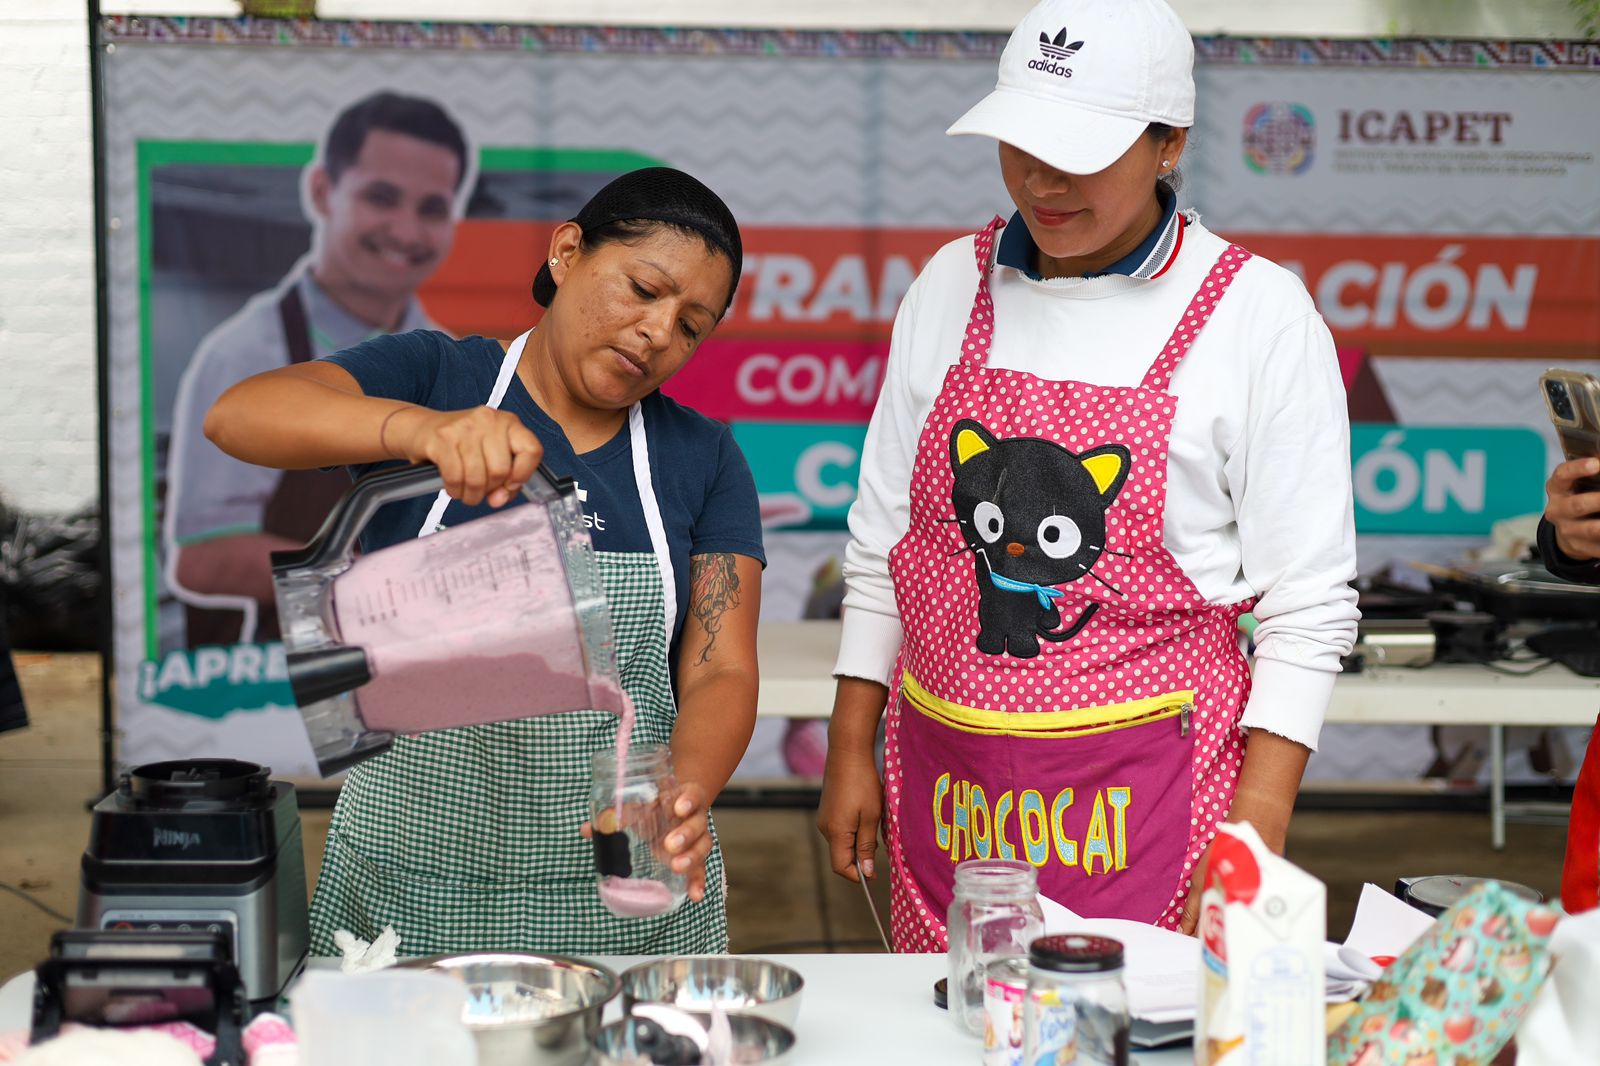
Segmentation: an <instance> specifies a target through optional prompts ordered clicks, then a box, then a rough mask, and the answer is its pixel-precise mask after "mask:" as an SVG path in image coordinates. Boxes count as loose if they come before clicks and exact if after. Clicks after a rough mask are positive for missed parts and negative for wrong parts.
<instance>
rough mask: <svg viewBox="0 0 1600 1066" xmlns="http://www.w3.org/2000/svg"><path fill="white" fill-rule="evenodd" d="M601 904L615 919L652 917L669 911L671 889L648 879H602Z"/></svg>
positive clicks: (670, 906)
mask: <svg viewBox="0 0 1600 1066" xmlns="http://www.w3.org/2000/svg"><path fill="white" fill-rule="evenodd" d="M600 902H601V903H604V904H605V905H606V910H608V911H610V912H611V913H612V914H615V915H616V916H617V917H618V918H654V917H655V916H656V915H658V914H665V913H667V912H668V911H670V910H671V909H672V889H670V888H668V887H667V886H666V885H664V884H662V883H661V882H660V881H652V880H650V879H649V878H648V877H605V878H601V880H600Z"/></svg>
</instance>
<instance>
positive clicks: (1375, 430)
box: [1350, 423, 1545, 536]
mask: <svg viewBox="0 0 1600 1066" xmlns="http://www.w3.org/2000/svg"><path fill="white" fill-rule="evenodd" d="M1350 452H1351V471H1352V474H1353V479H1354V485H1355V497H1356V529H1357V530H1358V531H1359V532H1362V533H1409V534H1453V535H1458V536H1459V535H1472V534H1484V533H1488V532H1489V528H1490V527H1491V526H1492V525H1494V523H1495V522H1498V521H1500V520H1501V519H1503V518H1512V517H1515V516H1517V515H1523V514H1529V513H1532V512H1537V511H1541V510H1543V508H1544V477H1545V475H1544V466H1545V445H1544V441H1543V440H1541V439H1540V438H1539V435H1538V434H1537V433H1535V432H1533V431H1532V430H1531V429H1522V428H1519V427H1493V426H1460V427H1456V426H1391V425H1377V424H1363V423H1357V424H1355V425H1353V426H1351V427H1350Z"/></svg>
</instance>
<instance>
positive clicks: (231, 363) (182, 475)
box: [163, 91, 476, 648]
mask: <svg viewBox="0 0 1600 1066" xmlns="http://www.w3.org/2000/svg"><path fill="white" fill-rule="evenodd" d="M475 170H476V168H475V166H474V155H473V153H472V152H471V151H470V150H469V148H468V145H467V140H466V137H465V135H464V134H463V132H462V129H461V126H460V125H459V124H458V123H457V122H456V120H455V119H453V118H452V117H451V116H450V115H449V113H447V112H446V111H445V110H444V108H442V107H440V106H439V105H438V104H437V103H435V102H434V101H432V100H426V99H422V98H419V97H412V96H404V95H401V94H399V93H394V92H388V91H383V92H376V93H373V94H372V95H370V96H367V97H364V98H363V99H361V100H358V101H356V102H355V103H353V104H351V105H349V106H348V107H346V108H345V109H344V110H343V111H341V112H340V113H339V115H338V116H337V117H336V118H335V119H334V121H333V124H332V125H331V126H330V127H329V128H328V131H327V133H326V135H325V136H324V137H323V139H322V142H321V143H320V145H319V146H318V150H317V154H316V157H315V158H314V159H313V160H312V161H311V162H310V163H309V164H308V165H307V166H306V167H305V169H304V171H303V172H302V174H301V180H300V200H301V206H302V209H303V210H304V212H305V217H306V220H307V221H308V222H310V224H311V227H312V241H311V250H310V251H309V252H307V253H306V254H305V255H303V256H302V257H301V258H300V259H299V261H298V262H296V263H295V265H294V266H293V267H292V268H291V269H290V270H289V271H288V273H287V274H285V275H284V276H283V278H282V279H281V280H280V281H279V282H278V284H277V285H276V286H274V287H273V288H272V289H270V290H268V291H266V292H260V293H257V294H256V295H254V296H252V297H251V298H250V299H249V300H248V301H247V302H246V303H245V305H244V306H243V307H242V308H240V309H239V310H237V311H236V312H234V313H233V314H232V315H231V316H229V317H228V318H227V319H226V320H224V321H223V322H222V323H221V324H220V325H218V326H217V327H216V328H215V329H213V330H211V331H210V332H209V333H208V334H206V335H205V337H204V338H203V339H202V340H201V341H200V343H199V345H198V347H197V348H196V349H195V352H194V357H193V358H192V359H191V360H190V361H189V363H188V365H187V366H186V367H185V369H184V370H183V373H182V377H181V378H180V380H179V383H178V389H177V395H176V398H175V401H174V405H173V410H172V435H171V443H170V446H169V449H168V453H167V455H168V458H167V467H166V470H167V487H166V499H165V502H166V507H165V518H164V522H163V547H164V552H163V555H164V565H163V571H164V576H165V578H166V584H167V586H168V589H169V591H170V592H171V594H172V595H173V596H174V597H175V598H176V599H177V600H178V601H179V603H181V604H182V608H183V627H184V632H185V639H184V641H183V644H184V645H185V646H187V647H190V648H195V647H199V646H201V645H206V644H231V643H235V642H239V643H249V642H252V641H267V640H275V639H277V637H278V624H277V614H276V610H275V606H274V598H273V592H272V579H271V566H270V562H269V556H270V553H271V552H273V551H277V550H281V549H285V548H292V547H299V546H301V545H303V544H304V543H305V542H306V541H307V540H309V539H310V537H311V536H312V535H313V534H314V533H315V532H316V530H317V528H318V527H319V526H320V525H321V524H322V520H323V518H324V517H325V516H326V515H327V513H328V511H329V509H330V508H331V507H332V505H333V503H334V501H335V500H337V499H338V498H339V496H340V495H341V494H342V493H343V492H344V491H345V489H347V488H348V487H349V485H350V480H349V477H348V475H346V474H345V472H344V471H342V470H339V471H318V470H291V471H278V470H269V469H266V468H264V467H258V466H252V465H250V464H248V463H243V462H240V461H238V460H236V459H232V458H230V457H228V456H227V455H224V454H223V453H222V452H221V451H220V450H218V449H217V447H216V446H215V445H213V444H212V443H211V442H210V441H208V440H206V439H205V436H204V434H203V433H202V432H201V423H202V422H203V421H204V418H205V413H206V411H207V410H208V409H209V408H210V407H211V405H212V404H213V403H214V402H216V399H217V397H218V396H220V395H221V394H222V393H223V392H224V391H225V390H226V389H228V388H229V387H230V386H232V385H234V384H236V383H237V382H239V381H242V380H243V379H245V378H247V377H250V376H251V375H253V374H258V373H260V372H262V371H265V370H271V369H274V368H276V367H281V366H285V365H288V364H292V363H301V362H306V361H308V360H311V359H316V358H318V357H320V356H324V355H329V354H331V353H333V352H336V351H339V350H341V349H344V348H349V347H352V346H354V345H357V344H360V343H361V342H362V341H365V340H369V339H371V338H373V337H376V336H380V335H383V334H389V333H404V332H407V331H409V330H414V329H437V328H439V327H438V326H437V325H436V324H435V323H434V322H433V321H432V320H431V319H430V318H429V317H428V314H427V312H426V310H425V309H424V308H423V306H422V305H421V303H420V302H418V299H417V295H416V293H417V289H418V288H419V287H420V286H421V285H422V284H423V283H424V282H426V281H427V280H428V278H429V277H430V276H432V274H433V273H434V271H435V270H437V269H438V268H439V266H440V265H441V264H442V263H443V262H444V260H445V259H446V258H447V256H448V255H449V253H450V247H451V243H452V241H453V240H454V237H455V230H456V224H457V222H458V221H459V220H460V218H461V215H462V212H463V210H464V205H465V203H466V200H467V197H468V195H469V194H470V192H471V189H472V185H473V179H474V177H475Z"/></svg>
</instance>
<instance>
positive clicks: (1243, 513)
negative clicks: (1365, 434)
mask: <svg viewBox="0 0 1600 1066" xmlns="http://www.w3.org/2000/svg"><path fill="white" fill-rule="evenodd" d="M1193 65H1194V49H1193V44H1192V42H1191V41H1190V38H1189V35H1188V33H1187V31H1186V30H1185V29H1184V27H1183V25H1182V23H1181V22H1180V21H1179V20H1178V18H1177V16H1176V15H1175V14H1174V13H1173V12H1172V10H1171V9H1170V8H1169V7H1167V6H1166V4H1164V3H1162V2H1161V0H1045V2H1044V3H1041V4H1039V5H1038V6H1037V7H1035V8H1034V9H1033V10H1032V11H1031V12H1029V13H1028V15H1027V16H1026V17H1025V18H1024V19H1023V21H1022V24H1021V25H1020V26H1018V27H1017V29H1016V31H1015V32H1014V33H1013V34H1012V36H1011V40H1010V42H1009V44H1007V46H1006V49H1005V53H1004V55H1003V56H1002V57H1001V60H1000V76H999V84H998V86H997V88H996V89H995V91H994V92H993V93H991V94H990V95H989V96H988V97H986V98H985V99H984V100H982V101H981V102H980V103H979V104H978V105H977V106H976V107H974V108H973V109H972V110H971V111H969V112H968V113H967V114H966V115H965V116H963V117H962V118H961V119H960V121H958V122H957V123H956V124H955V125H954V126H952V127H951V128H950V131H949V132H950V133H952V134H978V135H981V136H987V137H992V138H994V139H995V140H997V141H998V142H999V155H1000V172H1001V176H1002V178H1003V179H1004V182H1005V186H1006V189H1007V191H1008V192H1009V193H1010V195H1011V199H1012V201H1013V202H1014V204H1015V208H1016V210H1015V213H1014V214H1013V215H1012V217H1011V219H1010V221H1009V222H1006V223H1004V224H1002V222H1001V220H1000V219H999V218H996V219H995V220H994V222H992V223H991V224H990V225H989V226H987V227H985V228H984V229H983V230H982V231H980V232H979V233H977V234H976V235H975V236H973V237H966V238H963V239H961V240H958V241H954V242H952V243H950V244H948V245H946V246H945V247H944V248H943V249H941V250H940V251H939V252H938V254H937V255H935V256H934V257H933V259H932V260H931V261H930V262H929V263H928V265H927V267H926V268H925V269H924V270H923V272H922V274H921V276H920V277H919V278H918V279H917V281H916V283H915V284H914V285H913V286H912V287H911V290H910V291H909V292H908V293H907V295H906V298H905V301H904V303H903V304H902V305H901V307H900V312H899V315H898V317H897V318H896V321H895V328H894V340H893V343H892V346H891V351H890V356H889V365H888V370H887V374H886V379H885V383H884V388H883V392H882V395H881V396H880V397H879V400H878V405H877V409H876V411H875V412H874V414H873V419H872V425H871V428H870V429H869V431H868V434H867V442H866V449H865V453H864V456H863V461H862V471H861V493H860V498H859V500H858V501H857V503H856V505H855V507H854V509H853V510H852V511H851V513H850V529H851V533H852V540H851V543H850V545H849V548H848V549H847V553H846V570H845V573H846V581H847V594H846V598H845V605H844V637H843V640H842V645H841V648H840V653H839V659H838V666H837V668H836V673H837V674H838V676H839V689H838V696H837V701H836V703H835V707H834V712H833V718H832V722H831V725H830V736H829V753H828V768H827V776H826V780H825V786H824V791H823V803H822V809H821V812H820V814H819V818H818V824H819V827H820V828H821V830H822V832H823V834H824V835H825V836H826V837H827V838H828V840H829V843H830V846H831V851H832V863H833V867H834V869H835V870H836V871H837V872H839V873H841V874H843V875H844V876H846V877H850V878H852V879H855V878H856V877H857V876H859V874H857V873H852V870H859V873H861V874H865V875H866V876H868V877H871V876H873V872H874V871H873V869H872V855H873V853H874V849H875V847H876V837H877V825H878V821H879V819H880V816H881V817H882V819H883V821H884V824H885V828H886V830H887V836H888V845H889V854H890V858H891V862H892V866H893V871H892V875H893V881H892V888H893V890H892V893H891V898H892V901H893V919H894V920H893V927H894V938H895V944H896V947H897V948H898V949H900V950H940V949H942V948H943V947H944V946H945V930H944V921H943V917H944V914H945V912H946V908H947V907H948V905H949V902H950V898H951V892H952V887H951V886H952V880H953V876H952V869H953V867H954V864H955V863H956V862H958V861H961V860H963V859H968V858H973V857H977V858H1006V859H1017V860H1021V861H1026V862H1028V863H1030V864H1031V865H1032V866H1034V867H1035V868H1036V869H1037V871H1038V875H1039V886H1040V890H1041V891H1042V892H1043V893H1045V894H1046V895H1048V896H1050V897H1052V898H1054V899H1056V900H1057V901H1059V902H1061V903H1063V904H1065V905H1066V906H1068V907H1070V908H1072V909H1073V910H1075V911H1077V912H1078V913H1080V914H1083V915H1086V916H1097V917H1098V916H1114V917H1124V918H1133V919H1137V920H1141V921H1145V922H1151V923H1157V924H1161V925H1165V926H1168V927H1172V928H1184V929H1185V930H1191V931H1192V929H1193V927H1194V903H1193V900H1192V899H1191V885H1190V879H1191V875H1192V873H1193V872H1194V870H1195V869H1196V868H1197V866H1198V864H1199V863H1200V860H1201V857H1202V855H1203V853H1204V851H1205V849H1206V847H1207V846H1208V844H1209V843H1210V841H1211V839H1212V838H1213V837H1214V836H1215V833H1216V826H1217V823H1218V822H1219V821H1221V820H1223V819H1225V818H1226V819H1230V820H1249V821H1250V822H1252V823H1253V824H1254V825H1255V826H1256V828H1257V829H1258V830H1259V831H1260V832H1261V834H1262V836H1263V837H1264V838H1265V839H1266V841H1267V842H1268V843H1269V844H1270V845H1271V846H1273V847H1274V848H1276V849H1278V850H1281V849H1282V847H1283V844H1284V839H1285V835H1286V832H1287V827H1288V821H1289V815H1290V811H1291V810H1292V808H1293V805H1294V796H1295V793H1296V791H1297V789H1298V787H1299V782H1300V777H1301V773H1302V771H1303V770H1304V767H1305V763H1306V759H1307V757H1308V756H1309V754H1310V752H1311V750H1312V749H1313V748H1314V747H1315V745H1316V742H1317V735H1318V732H1319V730H1320V728H1321V723H1322V717H1323V713H1324V709H1325V707H1326V705H1327V702H1328V697H1329V695H1330V693H1331V690H1332V687H1333V680H1334V675H1335V674H1336V673H1337V672H1338V669H1339V657H1340V656H1341V655H1342V654H1344V653H1346V652H1348V651H1349V649H1350V646H1351V643H1352V641H1353V638H1354V635H1355V623H1356V618H1357V612H1356V607H1355V594H1354V592H1353V591H1352V590H1351V588H1350V586H1349V584H1348V582H1349V580H1350V579H1351V578H1352V577H1354V575H1355V546H1354V544H1355V542H1354V531H1353V525H1352V520H1351V494H1350V468H1349V454H1350V453H1349V444H1348V435H1349V430H1348V425H1347V417H1346V413H1345V399H1344V394H1343V389H1342V387H1341V385H1340V380H1339V373H1338V368H1337V363H1336V359H1335V355H1334V348H1333V341H1332V338H1331V337H1330V336H1329V334H1328V330H1327V327H1326V326H1325V325H1324V323H1323V321H1322V319H1321V318H1320V316H1318V314H1317V312H1316V310H1315V308H1314V307H1313V305H1312V302H1311V299H1310V297H1309V296H1308V295H1307V294H1306V290H1305V288H1304V286H1303V285H1302V284H1301V283H1300V281H1299V280H1298V279H1297V278H1296V277H1295V276H1294V275H1293V274H1291V273H1289V272H1288V271H1286V270H1284V269H1282V268H1280V267H1278V266H1276V265H1274V264H1272V263H1270V262H1267V261H1266V260H1263V259H1261V258H1259V257H1252V256H1251V255H1250V253H1249V252H1247V251H1245V250H1244V249H1242V248H1238V247H1236V246H1233V245H1230V244H1229V243H1228V242H1227V241H1226V240H1224V239H1222V238H1220V237H1218V236H1216V235H1215V234H1212V233H1211V232H1209V231H1208V230H1206V229H1205V228H1204V227H1203V226H1201V225H1200V223H1199V218H1198V216H1197V215H1195V214H1193V213H1192V212H1190V213H1183V212H1179V211H1178V209H1177V205H1176V197H1175V195H1174V193H1173V191H1172V189H1171V187H1170V185H1169V184H1168V181H1167V180H1164V179H1168V178H1169V176H1170V175H1172V174H1173V172H1174V171H1175V170H1176V168H1177V166H1178V161H1179V159H1180V158H1181V156H1182V154H1183V150H1184V145H1185V142H1186V138H1187V130H1188V127H1189V126H1191V125H1192V124H1193V121H1194V79H1193ZM1252 609H1253V611H1254V614H1255V617H1256V618H1257V619H1258V621H1259V628H1258V630H1257V631H1256V666H1255V675H1254V679H1253V685H1252V678H1251V674H1250V671H1249V669H1248V668H1247V664H1246V660H1245V657H1244V655H1243V654H1242V653H1241V652H1240V648H1239V638H1238V621H1239V618H1240V616H1241V615H1242V614H1244V613H1245V612H1246V611H1251V610H1252ZM890 692H892V693H893V698H892V699H888V696H889V693H890ZM886 702H887V704H888V722H887V748H886V751H885V768H884V776H883V779H882V780H881V781H880V779H879V777H878V773H877V769H876V766H875V764H874V761H873V754H872V745H873V736H874V733H875V731H876V727H877V723H878V719H879V716H880V715H881V714H882V713H883V711H884V708H885V703H886Z"/></svg>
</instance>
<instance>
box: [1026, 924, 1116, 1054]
mask: <svg viewBox="0 0 1600 1066" xmlns="http://www.w3.org/2000/svg"><path fill="white" fill-rule="evenodd" d="M1132 1024H1133V1022H1132V1019H1131V1018H1130V1017H1129V1014H1128V990H1127V988H1126V987H1124V985H1123V982H1122V942H1121V941H1120V940H1113V939H1111V938H1110V937H1108V936H1085V935H1082V934H1078V933H1068V934H1066V935H1063V936H1045V937H1040V938H1039V939H1037V940H1035V941H1034V942H1033V944H1032V945H1031V946H1030V948H1029V950H1028V995H1027V997H1026V998H1025V999H1024V1000H1023V1002H1022V1043H1023V1061H1024V1062H1028V1063H1035V1062H1071V1063H1078V1064H1081V1066H1128V1036H1129V1034H1130V1031H1131V1029H1132Z"/></svg>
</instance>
